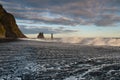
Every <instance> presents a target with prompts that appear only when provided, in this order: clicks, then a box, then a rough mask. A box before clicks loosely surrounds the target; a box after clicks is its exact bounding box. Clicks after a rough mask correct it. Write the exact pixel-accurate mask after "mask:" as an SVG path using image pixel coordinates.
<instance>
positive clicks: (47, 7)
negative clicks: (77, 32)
mask: <svg viewBox="0 0 120 80" xmlns="http://www.w3.org/2000/svg"><path fill="white" fill-rule="evenodd" d="M0 3H2V4H3V6H5V8H6V9H7V10H8V11H9V12H11V13H13V14H14V15H15V17H16V18H17V19H21V20H30V21H31V24H34V23H36V22H37V23H38V22H39V23H40V24H41V23H45V24H51V25H52V24H56V25H63V26H65V25H70V26H76V25H96V26H113V25H115V24H117V23H119V22H120V0H52V1H51V0H11V1H8V0H4V1H3V0H0ZM24 23H25V22H24ZM26 23H27V22H26Z"/></svg>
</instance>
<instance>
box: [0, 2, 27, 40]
mask: <svg viewBox="0 0 120 80" xmlns="http://www.w3.org/2000/svg"><path fill="white" fill-rule="evenodd" d="M0 38H26V36H25V35H24V34H23V33H22V32H21V31H20V29H19V28H18V26H17V24H16V21H15V18H14V16H13V15H12V14H10V13H8V12H7V11H6V10H5V9H4V8H3V7H2V5H1V4H0Z"/></svg>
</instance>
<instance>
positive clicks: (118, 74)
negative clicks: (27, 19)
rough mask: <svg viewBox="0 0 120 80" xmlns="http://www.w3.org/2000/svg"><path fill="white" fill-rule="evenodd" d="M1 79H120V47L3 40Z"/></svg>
mask: <svg viewBox="0 0 120 80" xmlns="http://www.w3.org/2000/svg"><path fill="white" fill-rule="evenodd" d="M0 80H120V47H108V46H100V47H99V46H83V45H82V46H81V45H76V44H68V43H60V42H40V41H29V40H23V41H18V42H9V43H0Z"/></svg>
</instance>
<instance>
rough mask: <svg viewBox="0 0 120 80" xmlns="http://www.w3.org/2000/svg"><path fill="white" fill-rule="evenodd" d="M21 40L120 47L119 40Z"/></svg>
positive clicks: (74, 38) (72, 38)
mask: <svg viewBox="0 0 120 80" xmlns="http://www.w3.org/2000/svg"><path fill="white" fill-rule="evenodd" d="M22 40H32V41H43V42H63V43H73V44H80V45H93V46H120V38H79V37H69V38H59V39H53V40H51V39H30V38H29V39H28V38H27V39H22Z"/></svg>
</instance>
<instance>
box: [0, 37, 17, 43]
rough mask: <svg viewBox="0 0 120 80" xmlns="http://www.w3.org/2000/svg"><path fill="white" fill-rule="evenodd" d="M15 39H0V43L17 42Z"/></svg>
mask: <svg viewBox="0 0 120 80" xmlns="http://www.w3.org/2000/svg"><path fill="white" fill-rule="evenodd" d="M18 40H19V39H17V38H0V43H4V42H13V41H18Z"/></svg>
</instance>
